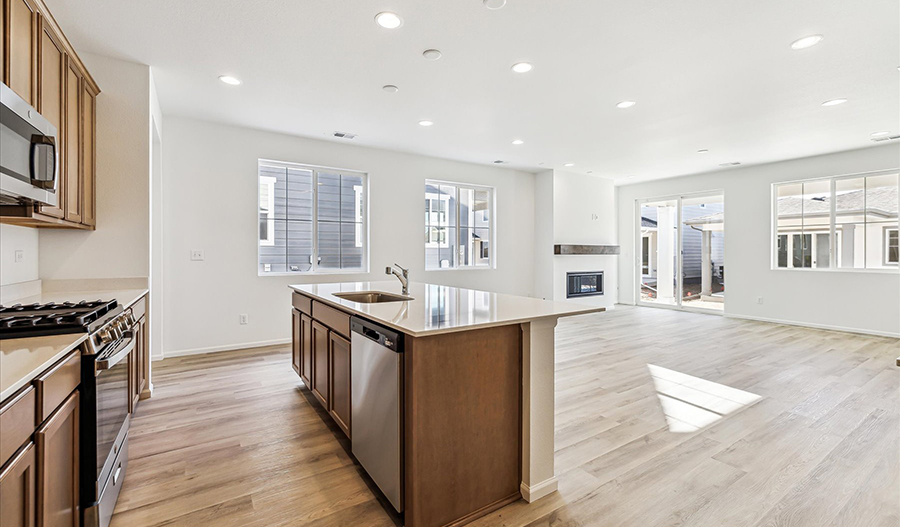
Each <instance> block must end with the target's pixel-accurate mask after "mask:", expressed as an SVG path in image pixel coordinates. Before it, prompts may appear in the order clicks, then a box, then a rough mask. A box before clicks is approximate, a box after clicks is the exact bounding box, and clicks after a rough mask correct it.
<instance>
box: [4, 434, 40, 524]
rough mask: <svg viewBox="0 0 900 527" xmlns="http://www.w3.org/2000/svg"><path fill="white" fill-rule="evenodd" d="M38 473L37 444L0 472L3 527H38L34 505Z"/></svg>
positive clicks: (24, 451) (20, 454) (27, 447)
mask: <svg viewBox="0 0 900 527" xmlns="http://www.w3.org/2000/svg"><path fill="white" fill-rule="evenodd" d="M36 471H37V457H36V456H35V452H34V443H28V446H26V447H25V449H24V450H22V451H21V452H20V453H19V455H18V456H16V457H15V458H13V460H12V461H10V462H9V464H8V465H7V466H6V468H5V469H4V470H3V472H0V518H2V519H3V527H7V526H8V527H34V525H35V523H36V519H35V516H36V514H37V507H36V506H35V502H34V497H35V488H36V486H37V476H36Z"/></svg>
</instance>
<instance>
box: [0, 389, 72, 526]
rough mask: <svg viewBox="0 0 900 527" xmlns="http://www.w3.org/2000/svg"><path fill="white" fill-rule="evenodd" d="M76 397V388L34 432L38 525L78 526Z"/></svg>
mask: <svg viewBox="0 0 900 527" xmlns="http://www.w3.org/2000/svg"><path fill="white" fill-rule="evenodd" d="M78 401H79V399H78V391H75V392H73V393H72V395H70V396H69V398H68V399H66V401H65V402H64V403H63V404H62V405H60V407H59V408H58V409H57V410H56V412H55V413H54V414H53V415H52V416H51V417H50V419H48V420H47V421H46V422H45V423H44V425H43V426H41V428H39V429H38V431H37V432H35V442H36V443H37V465H38V478H37V513H38V514H37V524H38V525H39V526H40V527H79V522H80V514H79V507H78V499H79V495H78V477H79V474H78V454H79V450H78V433H79V426H78V418H79V414H78ZM4 525H5V521H4Z"/></svg>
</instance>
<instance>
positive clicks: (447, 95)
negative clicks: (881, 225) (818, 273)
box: [47, 0, 900, 182]
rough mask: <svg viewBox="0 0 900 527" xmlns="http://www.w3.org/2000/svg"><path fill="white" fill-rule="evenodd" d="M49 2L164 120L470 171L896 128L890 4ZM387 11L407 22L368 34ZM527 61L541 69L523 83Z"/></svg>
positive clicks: (793, 148) (791, 143)
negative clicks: (129, 69) (386, 153)
mask: <svg viewBox="0 0 900 527" xmlns="http://www.w3.org/2000/svg"><path fill="white" fill-rule="evenodd" d="M47 3H48V4H49V6H50V9H51V11H52V12H53V13H54V15H55V17H56V18H57V20H58V22H59V23H60V25H61V26H62V27H63V30H64V31H65V32H66V34H67V36H68V37H69V39H70V40H71V41H72V43H73V44H74V45H75V47H76V49H78V50H82V51H85V52H91V53H98V54H103V55H110V56H114V57H119V58H124V59H127V60H131V61H135V62H140V63H144V64H149V65H150V66H151V67H152V68H153V71H154V76H155V78H156V82H157V88H158V92H159V97H160V103H161V105H162V108H163V111H164V112H165V113H166V114H171V115H181V116H189V117H195V118H199V119H204V120H210V121H217V122H223V123H229V124H236V125H242V126H248V127H253V128H260V129H265V130H272V131H278V132H284V133H289V134H295V135H302V136H309V137H316V138H328V139H329V140H334V141H347V140H344V139H334V138H332V137H331V134H332V132H334V131H336V130H339V131H344V132H351V133H356V134H359V136H358V137H357V138H356V139H354V140H352V144H359V145H366V146H373V147H379V148H387V149H392V150H399V151H407V152H415V153H420V154H426V155H432V156H438V157H444V158H450V159H457V160H463V161H470V162H474V163H490V162H492V161H493V160H495V159H502V160H507V161H509V163H510V164H509V165H507V166H510V167H516V168H522V169H526V170H531V171H536V170H540V169H543V168H562V166H563V164H564V163H574V164H575V166H574V167H572V168H571V169H567V170H571V171H574V172H581V173H585V172H587V171H589V170H590V171H592V172H593V174H595V175H603V176H608V177H614V178H616V179H619V180H620V182H623V181H624V180H625V178H627V176H628V175H634V176H636V177H635V178H634V179H633V180H635V181H636V180H643V179H654V178H662V177H670V176H676V175H683V174H691V173H698V172H706V171H710V170H717V169H719V167H718V165H719V163H724V162H730V161H739V162H741V163H742V164H744V165H747V164H756V163H764V162H771V161H777V160H782V159H789V158H796V157H803V156H808V155H814V154H821V153H826V152H834V151H839V150H847V149H854V148H861V147H866V146H872V145H874V144H875V143H872V142H871V140H870V137H869V134H870V133H872V132H875V131H881V130H890V131H892V132H895V133H898V132H900V72H898V66H900V2H897V1H896V0H868V1H866V2H859V1H849V0H790V1H785V0H756V1H741V2H738V1H722V0H706V1H701V0H679V1H677V2H663V1H649V0H644V1H637V0H633V1H621V0H580V1H565V0H556V1H553V2H548V1H547V0H509V1H508V3H507V5H506V7H504V8H503V9H500V10H496V11H492V10H489V9H486V8H485V7H483V5H482V1H481V0H452V1H449V0H427V1H426V0H365V1H363V0H354V1H351V0H270V1H247V0H190V1H187V0H152V1H150V0H141V1H137V0H133V1H132V0H129V1H122V0H47ZM380 11H393V12H396V13H397V14H399V15H400V16H401V17H402V18H403V21H404V23H403V25H402V26H401V27H400V28H399V29H396V30H387V29H383V28H381V27H379V26H377V25H376V24H375V23H374V17H375V15H376V14H377V13H378V12H380ZM816 33H821V34H823V35H825V39H824V40H823V41H822V43H820V44H819V45H817V46H815V47H813V48H810V49H807V50H803V51H793V50H791V48H790V44H791V42H792V41H794V40H795V39H797V38H799V37H803V36H806V35H810V34H816ZM429 48H437V49H439V50H440V51H441V52H442V53H443V57H442V58H441V59H440V60H438V61H428V60H425V59H424V58H423V57H422V52H423V51H424V50H426V49H429ZM519 61H528V62H531V63H533V64H534V70H533V71H531V72H530V73H526V74H516V73H512V72H511V71H510V66H511V65H512V64H513V63H515V62H519ZM222 74H230V75H234V76H236V77H238V78H240V79H241V80H243V82H244V84H243V85H241V86H238V87H232V86H227V85H225V84H223V83H221V82H220V81H219V80H218V79H217V77H218V76H219V75H222ZM385 84H394V85H397V86H399V88H400V91H399V92H398V93H394V94H390V93H386V92H384V91H383V90H382V89H381V87H382V86H383V85H385ZM101 89H102V86H101ZM839 97H843V98H847V99H849V102H848V103H846V104H843V105H840V106H834V107H822V106H821V103H822V102H823V101H826V100H829V99H834V98H839ZM622 100H633V101H636V102H637V105H636V106H634V107H633V108H630V109H627V110H620V109H617V108H616V106H615V105H616V103H617V102H619V101H622ZM422 119H429V120H432V121H434V123H435V124H434V126H432V127H430V128H423V127H421V126H419V125H418V124H417V123H418V121H419V120H422ZM513 139H522V140H524V141H525V144H524V145H521V146H513V145H511V144H510V142H511V141H512V140H513ZM698 149H708V150H709V153H708V154H705V155H701V154H697V153H696V152H697V150H698ZM629 182H631V181H629Z"/></svg>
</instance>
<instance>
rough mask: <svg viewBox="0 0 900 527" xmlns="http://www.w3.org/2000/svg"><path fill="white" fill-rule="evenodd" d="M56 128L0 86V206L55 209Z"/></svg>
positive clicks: (56, 172)
mask: <svg viewBox="0 0 900 527" xmlns="http://www.w3.org/2000/svg"><path fill="white" fill-rule="evenodd" d="M58 154H59V147H58V141H57V130H56V127H55V126H53V125H52V124H50V121H48V120H47V119H45V118H44V117H43V116H42V115H41V114H39V113H38V112H37V110H35V109H34V108H32V107H31V106H29V105H28V103H27V102H25V100H24V99H22V98H21V97H19V96H18V95H16V93H15V92H14V91H12V89H10V87H9V86H7V85H5V84H2V83H0V203H3V204H21V203H25V204H31V203H45V204H48V205H53V206H57V205H58V204H59V197H58V196H59V194H58V193H57V181H59V178H58V177H57V176H58V174H59V166H58V163H57V159H58V158H59V156H58Z"/></svg>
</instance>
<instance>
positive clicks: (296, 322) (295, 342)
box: [291, 309, 302, 375]
mask: <svg viewBox="0 0 900 527" xmlns="http://www.w3.org/2000/svg"><path fill="white" fill-rule="evenodd" d="M300 335H301V330H300V312H299V311H297V310H296V309H293V310H291V367H292V368H294V371H295V372H297V375H300V348H301V347H302V344H301V342H300V340H301V337H300Z"/></svg>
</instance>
